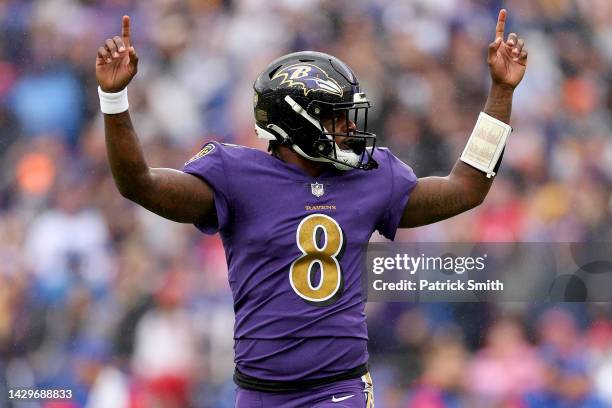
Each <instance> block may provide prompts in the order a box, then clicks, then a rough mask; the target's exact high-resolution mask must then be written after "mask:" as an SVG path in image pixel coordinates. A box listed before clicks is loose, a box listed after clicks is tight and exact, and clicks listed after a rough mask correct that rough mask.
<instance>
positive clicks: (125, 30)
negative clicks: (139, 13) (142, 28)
mask: <svg viewBox="0 0 612 408" xmlns="http://www.w3.org/2000/svg"><path fill="white" fill-rule="evenodd" d="M121 37H123V42H124V43H125V45H126V47H128V48H129V46H130V16H123V25H122V27H121Z"/></svg>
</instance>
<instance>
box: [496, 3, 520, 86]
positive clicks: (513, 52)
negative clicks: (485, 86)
mask: <svg viewBox="0 0 612 408" xmlns="http://www.w3.org/2000/svg"><path fill="white" fill-rule="evenodd" d="M506 15H507V12H506V10H505V9H502V10H500V11H499V17H498V18H497V26H496V27H495V41H493V42H492V43H491V44H489V56H488V58H487V62H488V63H489V70H490V71H491V79H492V80H493V84H494V85H502V86H509V87H511V88H512V89H514V88H516V87H517V85H518V84H519V83H520V82H521V80H522V79H523V76H524V75H525V69H526V68H527V51H526V50H525V49H523V47H524V45H525V41H524V40H523V39H522V38H518V36H517V35H516V34H515V33H511V34H510V35H509V36H508V38H507V39H506V41H504V29H505V26H506Z"/></svg>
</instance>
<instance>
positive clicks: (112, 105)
mask: <svg viewBox="0 0 612 408" xmlns="http://www.w3.org/2000/svg"><path fill="white" fill-rule="evenodd" d="M98 96H99V97H100V109H101V110H102V113H106V114H109V115H114V114H116V113H121V112H125V111H126V110H128V108H129V107H130V105H129V103H128V96H127V86H126V87H125V88H123V89H122V90H121V91H119V92H114V93H110V92H104V91H103V90H102V88H100V87H98Z"/></svg>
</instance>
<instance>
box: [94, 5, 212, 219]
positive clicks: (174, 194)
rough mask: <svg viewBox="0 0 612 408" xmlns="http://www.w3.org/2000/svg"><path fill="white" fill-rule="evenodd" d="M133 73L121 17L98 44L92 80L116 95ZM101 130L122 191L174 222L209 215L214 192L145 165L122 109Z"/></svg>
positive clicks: (108, 116)
mask: <svg viewBox="0 0 612 408" xmlns="http://www.w3.org/2000/svg"><path fill="white" fill-rule="evenodd" d="M137 71H138V56H137V54H136V50H135V49H134V47H133V46H132V45H131V43H130V18H129V17H128V16H124V17H123V27H122V32H121V36H115V37H114V38H112V39H107V40H106V41H105V43H104V46H102V47H100V48H98V55H97V58H96V79H97V81H98V84H99V85H100V89H101V90H102V91H103V92H105V93H109V94H114V95H107V97H110V98H114V99H117V97H116V95H117V93H118V92H121V91H123V90H124V89H125V87H126V86H127V85H128V84H129V83H130V81H131V80H132V78H133V77H134V76H135V75H136V73H137ZM103 97H104V95H103ZM111 110H112V109H111ZM117 110H122V108H118V109H117ZM104 129H105V134H106V150H107V155H108V161H109V163H110V168H111V172H112V174H113V178H114V180H115V184H116V185H117V188H118V189H119V192H120V193H121V195H123V196H124V197H126V198H128V199H129V200H132V201H134V202H136V203H138V204H140V205H142V206H143V207H145V208H146V209H148V210H150V211H152V212H154V213H156V214H159V215H161V216H162V217H165V218H168V219H170V220H173V221H178V222H185V223H194V222H197V221H201V220H203V219H205V218H207V217H210V216H211V215H212V214H213V212H214V205H213V191H212V189H211V188H210V186H209V185H208V184H206V183H205V182H204V181H202V180H200V179H199V178H197V177H195V176H192V175H190V174H187V173H183V172H181V171H178V170H173V169H162V168H150V167H149V166H148V165H147V162H146V160H145V158H144V155H143V153H142V149H141V147H140V143H139V141H138V137H137V135H136V131H135V130H134V127H133V126H132V121H131V119H130V114H129V112H128V111H127V110H125V111H122V112H120V113H111V114H105V115H104Z"/></svg>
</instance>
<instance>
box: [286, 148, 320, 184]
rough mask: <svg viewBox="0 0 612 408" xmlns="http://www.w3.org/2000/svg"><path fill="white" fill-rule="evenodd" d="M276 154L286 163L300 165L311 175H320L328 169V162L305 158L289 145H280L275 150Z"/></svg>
mask: <svg viewBox="0 0 612 408" xmlns="http://www.w3.org/2000/svg"><path fill="white" fill-rule="evenodd" d="M275 155H276V157H278V158H279V159H281V160H282V161H284V162H285V163H290V164H293V165H295V166H298V167H299V168H300V169H302V170H304V172H306V173H307V174H309V175H310V176H311V177H318V176H320V175H321V174H323V173H324V172H325V171H326V170H327V169H328V167H327V163H317V162H314V161H312V160H308V159H305V158H303V157H302V156H300V155H299V154H297V153H296V152H294V151H293V150H291V148H289V147H287V146H279V147H278V149H277V150H276V152H275Z"/></svg>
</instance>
